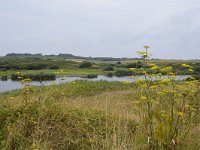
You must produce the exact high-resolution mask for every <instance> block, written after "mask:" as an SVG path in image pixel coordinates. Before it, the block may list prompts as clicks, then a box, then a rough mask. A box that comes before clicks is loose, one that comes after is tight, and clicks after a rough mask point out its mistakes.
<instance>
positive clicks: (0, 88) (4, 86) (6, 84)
mask: <svg viewBox="0 0 200 150" xmlns="http://www.w3.org/2000/svg"><path fill="white" fill-rule="evenodd" d="M188 77H189V76H188V75H184V76H177V77H176V80H184V79H187V78H188ZM159 78H160V77H159ZM161 78H166V76H162V77H161ZM139 79H145V77H144V76H136V77H134V78H133V77H131V76H125V77H116V76H112V77H108V76H103V75H99V76H98V77H97V78H92V79H88V78H81V77H64V76H57V77H56V80H55V81H43V82H41V83H40V82H38V81H33V82H31V86H40V85H43V86H48V85H51V84H52V82H55V83H56V84H61V83H65V82H71V81H75V80H88V81H101V80H103V81H120V82H123V81H130V82H134V81H135V80H139ZM21 88H23V86H22V85H21V83H20V82H19V81H12V80H11V79H10V78H8V80H7V81H2V80H0V92H7V91H11V90H15V89H21Z"/></svg>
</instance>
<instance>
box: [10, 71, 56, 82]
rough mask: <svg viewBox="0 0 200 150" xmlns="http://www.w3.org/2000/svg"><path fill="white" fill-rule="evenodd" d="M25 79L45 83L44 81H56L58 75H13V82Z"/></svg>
mask: <svg viewBox="0 0 200 150" xmlns="http://www.w3.org/2000/svg"><path fill="white" fill-rule="evenodd" d="M23 79H31V80H33V81H41V80H42V81H44V80H55V79H56V75H55V74H51V73H48V74H44V73H40V74H12V75H11V80H13V81H17V80H23Z"/></svg>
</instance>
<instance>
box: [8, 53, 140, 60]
mask: <svg viewBox="0 0 200 150" xmlns="http://www.w3.org/2000/svg"><path fill="white" fill-rule="evenodd" d="M5 57H47V58H51V57H61V58H66V59H86V60H100V61H124V60H127V59H128V60H138V59H139V58H126V57H124V58H113V57H83V56H75V55H72V54H58V55H55V54H51V55H42V54H41V53H38V54H30V53H8V54H7V55H6V56H5Z"/></svg>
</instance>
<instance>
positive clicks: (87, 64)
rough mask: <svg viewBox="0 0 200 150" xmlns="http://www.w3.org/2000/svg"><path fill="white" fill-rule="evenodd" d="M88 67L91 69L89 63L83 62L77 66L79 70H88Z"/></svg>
mask: <svg viewBox="0 0 200 150" xmlns="http://www.w3.org/2000/svg"><path fill="white" fill-rule="evenodd" d="M89 67H92V63H90V62H84V63H82V64H80V66H79V68H89Z"/></svg>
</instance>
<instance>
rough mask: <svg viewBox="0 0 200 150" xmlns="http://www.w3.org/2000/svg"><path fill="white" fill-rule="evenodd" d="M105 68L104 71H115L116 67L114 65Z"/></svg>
mask: <svg viewBox="0 0 200 150" xmlns="http://www.w3.org/2000/svg"><path fill="white" fill-rule="evenodd" d="M103 70H104V71H113V70H114V69H113V67H106V68H104V69H103Z"/></svg>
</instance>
